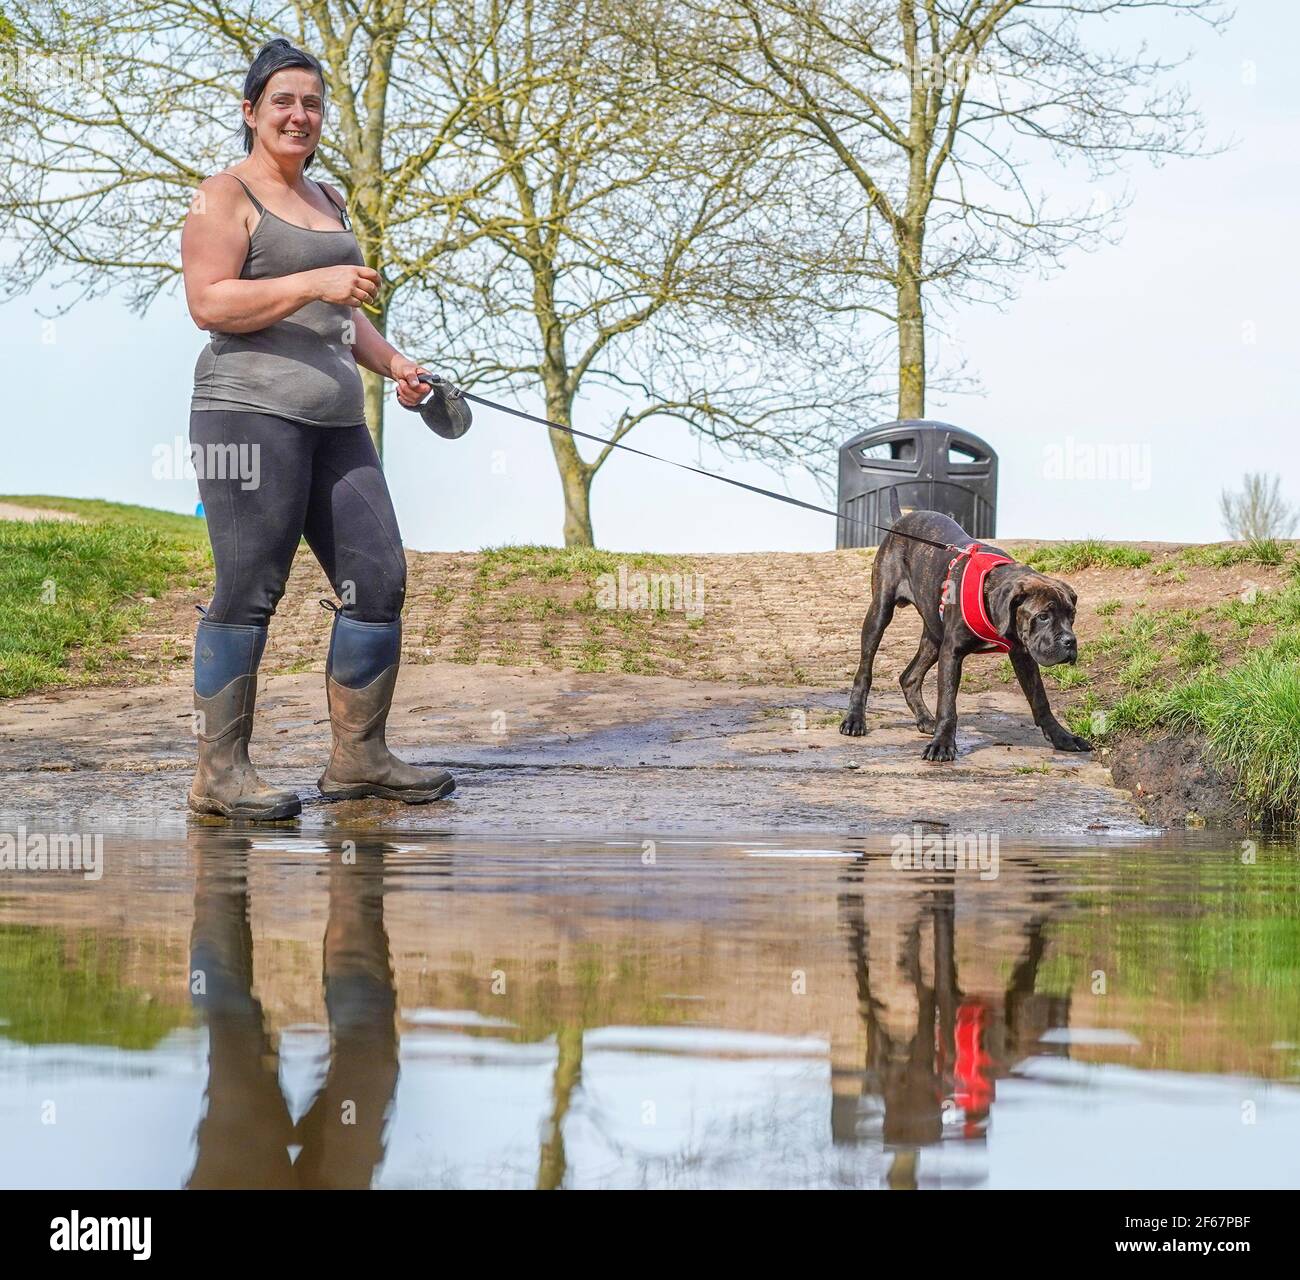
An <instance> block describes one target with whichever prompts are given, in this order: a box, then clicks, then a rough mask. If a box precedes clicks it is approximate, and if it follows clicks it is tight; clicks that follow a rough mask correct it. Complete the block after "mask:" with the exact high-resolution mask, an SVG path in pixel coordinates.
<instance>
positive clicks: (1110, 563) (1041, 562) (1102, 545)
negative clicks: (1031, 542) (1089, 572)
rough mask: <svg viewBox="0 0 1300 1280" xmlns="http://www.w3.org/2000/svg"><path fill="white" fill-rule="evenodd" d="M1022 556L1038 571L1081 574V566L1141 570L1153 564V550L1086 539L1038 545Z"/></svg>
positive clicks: (1084, 567)
mask: <svg viewBox="0 0 1300 1280" xmlns="http://www.w3.org/2000/svg"><path fill="white" fill-rule="evenodd" d="M1021 559H1022V560H1023V562H1024V563H1025V564H1027V565H1028V566H1029V567H1030V568H1031V569H1037V570H1038V572H1039V573H1078V572H1079V570H1080V569H1093V568H1104V569H1140V568H1142V567H1143V566H1144V565H1148V564H1150V563H1151V552H1149V551H1139V550H1137V548H1135V547H1126V546H1124V545H1123V544H1121V543H1117V542H1102V541H1101V540H1100V539H1098V538H1086V539H1084V540H1083V541H1082V542H1059V543H1053V544H1051V545H1049V546H1045V547H1035V548H1034V549H1033V550H1032V551H1029V552H1026V553H1025V555H1024V556H1022V557H1021Z"/></svg>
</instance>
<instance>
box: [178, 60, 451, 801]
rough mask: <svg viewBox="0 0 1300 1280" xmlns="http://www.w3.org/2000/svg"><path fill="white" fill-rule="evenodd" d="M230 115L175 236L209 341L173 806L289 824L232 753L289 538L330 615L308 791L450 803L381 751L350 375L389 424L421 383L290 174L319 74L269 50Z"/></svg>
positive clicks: (430, 776) (387, 577)
mask: <svg viewBox="0 0 1300 1280" xmlns="http://www.w3.org/2000/svg"><path fill="white" fill-rule="evenodd" d="M244 99H245V101H244V103H243V116H244V150H245V151H246V152H247V153H248V158H247V159H246V160H242V161H240V162H239V163H238V164H236V165H232V166H231V167H230V168H229V169H226V170H224V171H223V172H222V173H219V174H215V175H213V176H212V177H211V178H208V179H207V180H206V181H205V182H203V184H202V185H201V187H200V194H199V196H198V197H197V198H196V200H195V203H194V206H193V207H192V208H191V210H190V213H189V216H188V217H187V218H186V221H185V228H184V231H183V233H182V235H181V261H182V265H183V268H184V273H185V297H186V301H187V303H188V306H189V310H190V315H191V316H192V317H193V319H194V322H195V324H197V325H198V326H199V328H201V329H205V330H209V331H210V332H211V333H212V340H211V342H210V343H209V345H208V346H207V347H206V348H205V349H204V350H203V352H202V354H201V355H200V356H199V359H198V363H197V364H196V366H195V370H194V396H193V399H192V401H191V403H190V442H191V453H192V455H193V456H194V459H195V463H196V470H197V471H198V475H199V493H200V495H201V497H202V499H203V509H204V512H205V514H206V517H207V522H208V535H209V537H210V538H211V540H212V553H213V558H214V560H215V562H216V570H217V582H216V590H215V592H214V594H213V597H212V601H211V604H210V605H209V607H208V608H207V609H206V610H202V611H201V612H203V618H202V620H201V621H200V622H199V626H198V634H197V637H196V640H195V646H194V706H195V712H196V716H195V721H196V731H197V734H198V740H199V763H198V770H197V772H196V774H195V777H194V783H193V785H192V787H191V788H190V794H189V805H190V808H192V809H194V810H196V811H197V812H200V813H218V814H223V815H225V816H226V817H245V818H255V819H272V818H288V817H292V816H293V815H294V814H296V813H299V812H300V811H301V810H302V803H301V801H300V800H299V799H298V796H297V794H296V793H294V792H292V791H281V790H277V789H275V788H273V787H270V786H268V785H267V784H266V783H265V782H263V781H262V779H261V778H259V777H258V776H257V773H256V772H255V771H254V769H253V766H252V764H251V763H250V762H249V759H248V740H249V737H250V736H251V734H252V729H253V706H254V701H255V699H256V695H257V667H258V662H259V661H260V659H261V656H262V650H263V648H264V647H265V644H266V633H267V624H268V621H269V619H270V617H271V615H272V614H273V613H274V612H275V606H276V604H277V603H278V602H279V600H280V597H281V596H282V595H283V594H284V586H285V581H286V579H287V577H288V574H289V567H290V565H291V564H292V562H293V556H294V552H295V551H296V550H297V547H298V539H299V537H301V536H304V535H305V536H306V538H307V542H308V545H309V546H310V547H311V549H312V551H313V552H314V553H315V556H316V558H317V559H318V560H319V561H320V563H321V567H322V568H323V569H324V570H325V572H326V574H327V575H328V576H329V580H330V582H331V584H332V585H333V587H334V590H335V592H336V593H337V594H338V596H339V599H340V600H342V601H343V607H342V608H339V609H337V610H336V611H335V613H334V623H333V632H332V634H331V637H330V647H329V658H328V660H327V664H326V678H325V688H326V696H327V699H328V702H329V711H330V724H331V727H332V730H333V736H334V748H333V752H332V753H331V755H330V759H329V763H328V765H327V766H326V768H325V771H324V773H323V774H322V775H321V777H320V781H319V785H320V789H321V792H322V793H323V794H324V795H325V796H327V797H331V798H337V799H343V798H347V799H351V798H355V797H359V796H382V797H386V798H388V799H394V800H403V801H406V802H407V803H409V804H420V803H424V802H426V801H430V800H437V799H440V798H441V797H442V796H445V795H447V794H448V793H450V792H451V791H453V790H454V789H455V783H454V782H453V780H452V777H451V775H450V774H449V773H445V772H442V771H441V770H432V769H417V768H413V767H412V766H411V765H408V764H406V763H405V762H404V761H402V760H399V759H398V758H397V757H396V756H394V755H393V754H392V753H391V752H390V751H389V750H388V747H387V746H386V745H385V742H384V724H385V721H386V720H387V717H388V710H389V707H390V705H391V703H392V698H393V688H394V685H395V683H396V680H397V667H398V662H399V658H400V652H401V611H402V602H403V599H404V598H405V594H406V558H405V556H404V554H403V552H402V540H401V535H400V533H399V532H398V529H397V518H396V516H395V515H394V513H393V504H392V500H391V499H390V498H389V495H388V487H387V485H386V484H385V483H384V475H383V471H382V470H381V469H380V465H379V458H378V456H377V455H376V453H375V448H374V445H373V443H372V442H371V439H370V434H369V432H368V431H367V429H366V425H365V414H364V402H363V395H362V387H361V375H360V374H359V373H358V371H357V365H358V364H362V365H364V366H365V367H366V368H367V369H373V370H374V371H375V372H376V373H381V374H385V375H387V376H388V377H391V378H394V379H396V380H397V395H398V399H399V400H400V401H401V402H402V403H403V404H404V405H407V406H412V405H415V404H417V403H418V402H419V401H420V399H421V398H422V396H423V395H424V393H425V391H426V388H425V387H424V386H422V385H421V384H420V383H419V382H418V380H417V375H418V374H420V373H423V372H426V370H424V369H423V368H422V366H420V365H419V364H417V363H416V362H415V361H414V360H410V359H408V358H407V357H406V356H404V355H402V354H401V353H400V352H398V351H397V350H396V349H395V348H393V347H392V346H390V345H389V344H388V343H387V342H386V341H385V340H384V338H383V337H381V336H380V334H379V332H378V331H377V330H376V329H375V327H374V326H373V325H372V324H371V323H370V321H369V320H368V319H367V318H366V316H365V313H364V312H363V311H362V310H360V308H361V307H363V306H365V305H366V304H368V303H371V302H373V300H374V298H375V296H376V294H377V292H378V287H379V273H378V272H376V271H374V270H373V269H371V268H370V267H367V266H365V265H364V263H363V258H362V255H361V251H360V249H359V247H358V245H357V241H356V237H355V236H354V235H353V234H352V231H351V230H350V228H349V226H348V221H347V213H346V211H345V209H344V202H343V200H342V198H341V197H340V195H339V193H338V192H337V191H335V190H334V188H333V187H331V186H329V185H327V184H325V183H316V182H312V181H309V180H307V179H305V178H304V176H303V174H304V171H305V170H306V169H307V168H308V167H309V166H310V165H311V163H312V160H313V158H314V154H315V151H316V147H317V144H318V143H319V141H320V133H321V118H322V110H323V107H324V101H325V78H324V75H323V73H322V71H321V67H320V63H319V62H317V60H316V59H315V58H313V57H312V56H311V55H310V54H307V53H303V52H302V51H301V50H299V49H295V48H294V47H293V46H292V45H291V44H289V42H288V41H287V40H282V39H281V40H272V41H271V42H270V43H269V44H266V45H264V46H263V47H262V49H261V51H260V52H259V53H258V55H257V58H256V59H255V60H254V62H253V65H252V66H251V67H250V68H249V70H248V75H247V77H246V79H245V81H244ZM340 224H341V225H340ZM232 463H233V464H234V465H231V464H232ZM250 477H251V479H250Z"/></svg>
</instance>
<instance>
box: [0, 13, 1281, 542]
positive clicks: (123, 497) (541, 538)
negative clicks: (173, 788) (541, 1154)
mask: <svg viewBox="0 0 1300 1280" xmlns="http://www.w3.org/2000/svg"><path fill="white" fill-rule="evenodd" d="M1125 26H1126V24H1117V29H1119V28H1124V27H1125ZM1146 29H1147V30H1148V32H1149V33H1150V34H1151V35H1152V36H1153V37H1154V38H1155V39H1157V40H1158V41H1159V42H1160V46H1161V48H1162V49H1165V50H1168V51H1170V52H1173V51H1176V50H1182V49H1184V48H1193V49H1194V50H1195V52H1196V57H1195V59H1194V60H1193V62H1192V63H1191V64H1189V66H1188V67H1187V68H1185V69H1184V73H1183V75H1184V78H1185V79H1186V81H1187V83H1188V84H1189V85H1190V87H1191V89H1192V90H1193V93H1194V96H1195V98H1196V100H1197V102H1198V103H1199V105H1200V106H1201V108H1202V110H1203V111H1204V113H1205V115H1206V117H1207V119H1208V122H1209V124H1210V126H1211V130H1212V133H1213V135H1214V136H1215V137H1216V138H1217V139H1219V140H1224V141H1227V140H1233V141H1234V142H1235V145H1234V146H1233V148H1232V149H1231V150H1230V151H1229V152H1227V153H1226V154H1223V155H1220V156H1217V157H1215V158H1213V159H1208V160H1192V161H1170V162H1167V163H1166V164H1165V165H1164V166H1163V167H1161V168H1158V169H1156V168H1153V167H1151V166H1149V165H1148V164H1146V163H1145V162H1138V163H1135V164H1134V166H1133V167H1132V169H1131V171H1130V172H1129V174H1128V175H1127V178H1126V180H1125V181H1126V182H1127V184H1128V186H1129V187H1130V188H1131V190H1132V191H1133V193H1134V195H1135V200H1134V203H1133V206H1132V208H1131V210H1130V211H1129V214H1128V216H1127V219H1126V223H1125V227H1126V229H1125V233H1124V235H1123V238H1122V240H1121V242H1120V243H1119V244H1118V245H1117V246H1115V247H1108V248H1104V249H1101V250H1099V251H1097V252H1095V253H1092V254H1083V253H1075V254H1073V255H1071V256H1070V258H1069V259H1068V260H1067V264H1066V266H1065V267H1064V269H1062V270H1059V271H1056V272H1054V273H1053V274H1052V275H1050V276H1049V277H1048V278H1047V279H1046V280H1038V279H1035V278H1032V277H1031V278H1029V279H1026V280H1024V281H1023V283H1022V287H1021V289H1020V294H1019V296H1018V297H1017V298H1016V299H1015V300H1014V301H1013V302H1011V303H1010V304H1009V305H1007V306H1006V307H1005V308H1004V309H1003V310H1002V311H1000V312H999V311H997V310H994V309H992V308H987V307H973V308H970V309H968V310H966V311H964V312H963V313H961V314H960V315H959V316H958V317H957V318H956V320H955V321H952V322H949V324H948V328H949V330H950V335H949V337H948V338H947V339H945V340H944V341H943V342H942V343H937V344H935V345H936V346H938V348H939V352H938V354H939V355H940V356H941V357H943V358H948V359H956V358H961V359H963V360H964V361H965V364H966V366H967V369H968V370H969V371H970V372H973V373H975V374H977V375H978V377H979V379H980V382H981V383H982V388H981V390H980V392H979V393H978V394H973V395H972V394H967V395H961V396H953V397H948V398H945V397H942V396H934V395H932V396H931V398H930V403H929V405H928V415H929V416H930V417H932V418H939V419H942V420H945V421H949V422H953V423H957V424H959V425H961V426H965V427H968V428H969V429H971V430H973V431H975V432H976V433H977V434H979V435H981V436H983V437H984V438H985V439H986V440H987V441H988V442H989V443H990V444H991V445H992V446H993V447H994V449H996V450H997V451H998V453H999V455H1000V457H1001V467H1002V471H1001V486H1000V494H999V518H998V534H999V536H1000V537H1002V538H1008V539H1009V538H1015V537H1043V538H1072V537H1083V536H1097V537H1103V538H1126V539H1137V538H1142V539H1158V540H1170V541H1192V540H1214V539H1218V538H1222V537H1224V536H1225V534H1224V532H1223V529H1222V526H1221V524H1220V519H1219V502H1218V499H1219V493H1220V491H1221V489H1222V488H1223V487H1224V485H1225V484H1227V485H1231V486H1237V485H1239V483H1240V479H1241V476H1242V474H1243V473H1244V472H1246V471H1258V470H1263V471H1269V472H1276V473H1278V474H1279V475H1280V476H1281V478H1282V488H1283V492H1284V494H1286V495H1287V496H1288V497H1289V498H1290V500H1292V501H1293V502H1300V441H1298V440H1297V435H1298V434H1300V433H1298V432H1297V426H1298V425H1300V422H1298V418H1300V415H1298V414H1297V407H1296V406H1297V394H1296V379H1297V370H1298V365H1300V361H1298V360H1297V354H1298V352H1300V340H1298V339H1300V323H1297V320H1296V307H1297V297H1298V296H1300V289H1298V288H1297V285H1298V284H1300V269H1298V268H1297V261H1296V253H1295V247H1294V246H1295V220H1296V216H1297V210H1298V209H1300V180H1298V179H1297V159H1296V144H1297V124H1298V123H1300V109H1298V108H1297V106H1296V92H1295V88H1294V80H1295V76H1294V67H1292V66H1289V65H1288V64H1289V63H1290V62H1292V61H1293V60H1294V57H1295V50H1296V49H1297V48H1300V6H1297V5H1295V4H1293V3H1290V2H1289V0H1251V2H1250V3H1249V4H1243V5H1242V6H1241V11H1240V12H1239V14H1238V15H1237V18H1236V20H1235V22H1234V23H1233V24H1232V25H1231V26H1230V28H1229V29H1228V31H1227V33H1226V34H1225V35H1223V36H1207V35H1204V34H1202V32H1201V30H1200V28H1198V27H1197V26H1196V25H1195V24H1192V23H1188V22H1170V21H1168V20H1167V19H1164V20H1160V21H1154V20H1153V21H1151V22H1149V23H1147V24H1146ZM238 158H240V157H239V155H238V154H233V153H232V155H231V157H230V159H231V162H232V163H233V162H234V161H235V160H237V159H238ZM1031 177H1037V178H1038V179H1040V180H1041V179H1043V178H1044V177H1045V178H1046V180H1047V181H1049V182H1056V183H1059V184H1060V186H1061V190H1062V193H1063V194H1064V195H1069V194H1070V187H1071V185H1072V184H1073V183H1074V182H1075V181H1076V180H1075V179H1073V178H1070V177H1067V176H1064V175H1062V173H1061V171H1060V170H1057V171H1056V173H1054V174H1053V173H1051V172H1050V171H1046V170H1045V171H1044V172H1043V173H1039V174H1036V175H1031ZM1121 185H1123V184H1122V183H1121V182H1116V183H1112V184H1111V186H1112V187H1113V188H1114V189H1119V187H1120V186H1121ZM1080 190H1082V188H1079V189H1078V190H1076V191H1075V192H1074V194H1076V195H1077V194H1078V192H1079V191H1080ZM1085 194H1086V193H1085ZM178 252H179V250H178ZM65 296H66V295H65ZM56 297H57V295H55V294H54V293H52V292H51V291H50V289H49V282H48V281H47V282H42V283H41V284H40V285H38V286H37V287H36V288H35V289H34V290H33V291H32V293H31V294H29V295H28V296H26V297H24V298H20V299H18V300H17V301H14V302H11V303H9V304H8V305H6V306H3V307H0V343H2V344H3V372H4V383H5V388H6V394H7V398H8V413H7V415H6V417H7V424H6V428H5V431H4V440H5V456H4V461H3V465H2V466H0V493H56V494H66V495H72V496H79V497H101V498H109V499H114V500H118V501H124V502H138V503H144V504H147V505H150V506H157V507H166V508H169V509H171V510H176V511H192V510H193V509H194V503H195V501H196V500H197V493H196V490H195V486H194V484H193V481H190V480H185V479H183V478H182V479H175V480H165V479H164V480H160V479H156V478H154V475H153V471H154V470H155V459H154V453H155V450H156V449H157V448H158V446H159V445H160V444H162V445H164V446H167V445H170V444H171V442H172V441H173V440H175V439H176V438H177V437H180V438H182V440H183V438H184V437H185V435H186V433H187V431H188V416H189V407H188V406H189V397H190V390H191V384H192V378H193V368H194V361H195V358H196V356H197V355H198V352H199V350H200V348H201V347H202V345H203V343H204V342H205V341H206V340H207V335H205V334H203V333H201V332H200V331H199V330H198V329H196V328H195V327H194V325H193V323H192V322H191V321H190V319H189V315H188V313H187V311H186V309H185V303H184V297H183V294H182V292H181V290H180V288H179V286H178V287H177V288H176V290H175V292H174V293H173V294H172V295H170V296H161V297H159V298H158V299H156V300H155V302H154V304H153V307H152V309H151V311H150V312H149V314H148V315H147V316H145V317H143V318H140V317H137V316H134V315H132V314H131V313H130V312H129V311H128V310H127V308H126V307H125V305H124V304H123V303H122V302H121V301H119V300H118V299H117V298H115V297H109V298H106V299H101V300H99V301H97V302H95V303H92V304H86V305H83V306H80V307H78V308H76V309H75V310H74V311H73V312H72V313H71V314H69V315H67V316H65V317H63V318H62V319H60V320H59V322H58V326H57V340H56V341H55V342H53V343H47V342H44V341H43V340H42V336H43V335H42V320H41V316H40V314H39V312H40V311H44V312H46V313H48V312H49V311H50V310H51V305H52V302H53V301H54V300H55V299H56ZM59 300H60V301H61V299H59ZM411 354H413V355H416V356H417V357H419V356H422V355H423V353H420V352H412V353H411ZM445 367H446V368H447V370H448V372H451V373H452V374H453V375H454V372H455V367H454V358H453V359H451V360H449V361H447V362H445ZM616 404H617V402H616V401H615V400H613V399H606V400H602V401H588V402H586V403H584V404H582V405H580V406H579V408H578V410H577V412H576V418H575V425H577V426H578V427H580V428H582V429H585V430H590V431H593V432H595V433H597V434H603V433H604V432H605V431H606V430H607V429H608V426H609V424H610V423H611V421H612V418H613V412H612V410H614V409H616ZM521 407H524V408H528V409H531V410H533V411H534V412H539V411H540V408H539V406H538V405H537V404H536V403H531V404H530V403H528V402H526V401H525V402H523V403H522V405H521ZM602 409H603V410H604V411H605V412H604V413H602ZM867 425H871V424H868V423H855V422H846V423H845V430H844V435H845V438H848V437H849V436H850V435H852V434H854V433H855V432H856V431H857V430H860V429H861V428H862V427H864V426H867ZM387 432H388V435H387V454H386V468H387V472H388V476H389V483H390V486H391V488H392V491H393V496H394V501H395V503H396V506H397V512H398V517H399V520H400V522H401V525H402V530H403V535H404V537H405V540H406V542H407V545H408V546H411V547H415V548H418V549H421V550H473V549H476V548H479V547H482V546H488V545H498V544H501V543H507V542H541V543H552V544H554V543H558V542H560V541H561V519H562V506H561V499H560V488H559V481H558V479H557V476H556V473H555V468H554V464H553V462H552V461H551V455H550V449H549V445H548V442H547V438H546V433H545V431H544V430H543V429H542V428H540V427H537V426H534V425H531V424H528V423H524V422H520V421H518V420H516V419H511V418H507V417H504V416H501V415H497V414H494V413H491V412H490V411H488V410H483V409H479V410H477V411H476V421H475V425H474V428H473V430H472V431H471V432H470V434H469V435H468V436H466V437H465V438H463V439H462V440H459V441H456V442H446V441H442V440H439V439H436V438H435V437H433V436H432V435H430V434H429V432H428V431H427V430H426V429H425V428H424V427H423V426H422V425H421V423H420V420H419V419H418V418H417V417H416V416H415V415H413V414H407V413H405V412H404V411H402V410H401V409H399V408H396V407H394V408H393V409H391V410H390V412H389V417H388V426H387ZM629 443H633V444H635V445H637V446H638V447H639V448H642V449H649V450H652V451H655V452H658V453H662V454H665V455H667V456H669V457H673V458H677V459H680V460H682V461H685V462H690V463H694V464H697V465H702V466H705V467H707V468H710V469H714V470H724V471H726V473H727V474H729V475H732V476H735V477H736V478H738V479H743V480H746V481H748V482H750V483H753V484H760V485H764V486H766V487H769V488H777V489H788V491H789V492H791V493H792V494H794V495H796V496H799V497H803V498H805V499H807V500H811V501H821V498H820V495H819V494H818V491H817V489H816V487H815V486H814V485H813V484H812V482H811V481H810V480H809V479H808V478H807V477H803V476H799V475H790V476H782V475H780V474H778V473H776V472H775V471H773V470H771V469H769V468H767V467H764V466H761V465H758V464H746V463H738V462H735V461H731V460H726V459H720V458H719V457H718V456H717V455H716V454H715V453H714V452H713V451H711V450H709V449H707V448H705V449H697V445H696V443H695V442H694V441H693V439H692V437H691V435H690V433H689V432H688V431H687V430H686V429H685V428H684V427H682V426H680V425H677V424H674V423H649V424H646V425H644V426H642V427H641V428H638V430H637V432H636V433H635V434H634V436H633V437H632V438H631V439H630V440H629ZM592 448H594V446H591V447H587V446H584V452H587V453H588V454H590V451H591V449H592ZM1107 449H1108V450H1109V453H1108V454H1104V453H1103V452H1102V451H1103V450H1107ZM1103 456H1109V457H1110V458H1111V459H1112V466H1113V467H1114V469H1116V470H1119V471H1120V472H1121V474H1118V475H1115V474H1112V475H1111V476H1110V477H1102V478H1095V479H1088V478H1086V473H1087V468H1088V466H1089V465H1090V464H1091V463H1093V462H1095V460H1097V459H1098V458H1099V457H1103ZM1117 462H1118V463H1122V465H1120V466H1115V465H1114V464H1115V463H1117ZM592 509H593V521H594V526H595V531H596V538H597V542H598V543H599V544H600V545H602V546H606V547H610V548H614V549H620V550H631V549H651V550H663V551H744V550H819V549H823V548H827V547H832V546H834V545H835V528H834V524H835V522H834V521H833V520H832V519H830V518H828V517H824V516H818V515H815V514H812V513H808V512H802V511H799V510H797V509H795V508H792V507H788V506H783V505H777V504H775V503H773V502H771V501H769V500H766V499H763V498H760V497H757V496H754V495H750V494H746V493H743V492H741V491H739V490H736V489H732V488H730V487H729V486H726V485H721V484H717V483H715V482H713V481H710V480H707V479H704V478H702V477H698V476H692V475H689V474H687V473H685V472H682V471H678V470H676V469H674V468H670V467H665V466H662V465H660V464H657V463H652V462H648V461H645V460H643V459H640V458H636V457H633V456H630V455H627V454H623V455H618V454H616V455H615V457H614V459H613V460H612V461H611V462H609V463H607V464H606V466H605V467H604V468H603V469H602V471H601V472H600V474H599V475H598V477H597V480H596V482H595V487H594V491H593V502H592Z"/></svg>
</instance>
